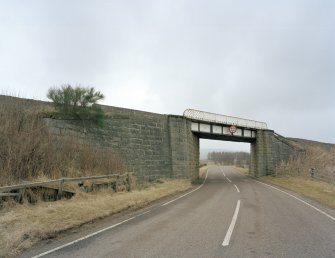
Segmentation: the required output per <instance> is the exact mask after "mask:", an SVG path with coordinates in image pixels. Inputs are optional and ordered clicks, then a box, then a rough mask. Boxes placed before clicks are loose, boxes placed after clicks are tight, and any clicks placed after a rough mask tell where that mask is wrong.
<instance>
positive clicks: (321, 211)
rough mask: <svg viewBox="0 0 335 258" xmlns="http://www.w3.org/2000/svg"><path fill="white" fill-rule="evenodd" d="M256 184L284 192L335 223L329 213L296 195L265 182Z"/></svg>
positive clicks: (334, 218)
mask: <svg viewBox="0 0 335 258" xmlns="http://www.w3.org/2000/svg"><path fill="white" fill-rule="evenodd" d="M256 182H258V183H260V184H263V185H266V186H268V187H271V188H273V189H275V190H277V191H279V192H282V193H284V194H286V195H288V196H291V197H292V198H294V199H296V200H298V201H300V202H302V203H304V204H306V205H307V206H309V207H311V208H313V209H314V210H316V211H318V212H320V213H321V214H323V215H325V216H327V217H328V218H330V219H332V220H334V221H335V217H333V216H331V215H329V214H328V213H326V212H324V211H323V210H320V209H319V208H317V207H315V206H313V205H312V204H309V203H308V202H306V201H304V200H302V199H300V198H298V197H296V196H294V195H292V194H290V193H287V192H285V191H283V190H281V189H279V188H277V187H274V186H272V185H268V184H266V183H263V182H260V181H256Z"/></svg>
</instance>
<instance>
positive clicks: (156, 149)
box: [46, 106, 199, 179]
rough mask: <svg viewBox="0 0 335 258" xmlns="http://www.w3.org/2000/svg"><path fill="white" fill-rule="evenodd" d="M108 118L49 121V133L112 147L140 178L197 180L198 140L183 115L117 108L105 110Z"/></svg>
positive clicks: (129, 168)
mask: <svg viewBox="0 0 335 258" xmlns="http://www.w3.org/2000/svg"><path fill="white" fill-rule="evenodd" d="M103 108H104V110H105V112H106V114H107V119H106V121H105V126H104V127H103V128H99V127H97V126H96V125H94V123H91V122H82V121H75V120H57V119H46V122H47V124H48V126H49V128H50V130H49V131H50V132H51V133H52V134H54V135H57V136H59V137H76V140H78V141H88V140H89V141H91V142H94V143H96V144H98V145H99V146H101V147H111V148H112V149H113V150H114V151H116V152H118V153H119V154H120V155H121V156H122V157H123V158H124V160H126V162H127V168H128V171H129V172H134V173H135V174H136V175H138V176H139V177H140V178H144V179H148V178H153V177H176V178H195V177H197V176H198V167H199V139H198V138H197V137H195V136H194V135H193V134H192V132H191V130H190V122H189V121H187V120H186V119H184V118H183V117H181V116H174V115H161V114H155V113H149V112H143V111H137V110H131V109H124V108H117V107H109V106H104V107H103Z"/></svg>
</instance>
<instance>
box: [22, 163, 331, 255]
mask: <svg viewBox="0 0 335 258" xmlns="http://www.w3.org/2000/svg"><path fill="white" fill-rule="evenodd" d="M294 196H297V195H288V194H286V193H284V192H282V191H280V190H277V189H274V188H272V187H270V186H268V185H264V184H262V183H259V182H258V181H256V180H253V179H251V178H248V177H245V176H243V175H241V174H239V173H238V172H237V171H236V169H235V168H233V167H221V168H219V167H212V168H210V169H209V171H208V177H207V179H206V181H205V183H204V184H203V185H202V186H200V187H199V188H197V189H196V190H193V191H192V192H191V193H189V194H187V195H183V196H182V197H181V198H179V199H177V200H174V199H172V200H167V201H165V203H159V204H156V205H154V206H151V207H148V208H146V209H144V210H142V211H139V212H137V213H134V214H128V215H125V216H123V217H119V218H116V219H114V220H113V221H110V223H111V224H109V225H104V227H102V226H100V228H97V229H96V231H98V230H100V233H96V232H95V231H94V230H91V231H90V234H91V236H90V237H88V236H85V235H83V234H82V233H81V235H80V236H78V235H75V236H69V237H68V238H67V239H62V240H57V241H56V242H54V243H52V244H49V245H46V246H43V247H40V248H38V249H35V250H32V251H30V252H29V253H26V254H24V255H23V256H22V257H31V256H35V255H39V254H43V253H44V255H41V256H39V257H192V258H193V257H335V211H334V210H332V209H327V208H325V207H320V206H319V205H318V204H313V203H312V205H313V206H310V205H309V204H308V203H311V202H310V201H307V202H308V203H304V202H303V200H302V198H301V197H299V196H298V198H299V199H297V198H295V197H294ZM170 201H172V202H170ZM315 206H317V207H315ZM318 208H319V209H320V210H317V209H318ZM323 211H326V213H322V212H323ZM64 245H65V246H64ZM59 247H60V248H59ZM57 248H59V249H58V250H57Z"/></svg>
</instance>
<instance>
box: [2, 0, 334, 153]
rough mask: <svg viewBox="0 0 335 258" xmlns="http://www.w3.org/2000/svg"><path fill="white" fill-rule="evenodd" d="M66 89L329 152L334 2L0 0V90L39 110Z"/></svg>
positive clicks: (212, 145) (206, 144) (211, 144)
mask: <svg viewBox="0 0 335 258" xmlns="http://www.w3.org/2000/svg"><path fill="white" fill-rule="evenodd" d="M64 83H70V84H72V85H77V84H81V85H82V86H93V87H95V88H96V89H98V90H100V91H102V92H103V93H104V94H105V95H106V99H105V100H104V101H103V102H102V104H106V105H111V106H120V107H126V108H134V109H139V110H145V111H151V112H156V113H163V114H176V115H182V113H183V111H184V110H185V109H186V108H194V109H199V110H204V111H209V112H214V113H220V114H225V115H232V116H238V117H242V118H249V119H254V120H259V121H264V122H266V123H267V124H268V127H269V128H270V129H273V130H275V131H276V132H277V133H279V134H282V135H285V136H290V137H299V138H306V139H312V140H317V141H324V142H331V143H335V130H334V129H335V116H334V115H335V1H333V0H329V1H327V0H315V1H312V0H280V1H274V0H273V1H270V0H254V1H249V0H245V1H239V0H231V1H227V0H218V1H214V0H204V1H198V0H174V1H167V0H166V1H160V0H152V1H144V0H137V1H135V0H134V1H128V0H122V1H121V0H120V1H112V0H111V1H98V0H91V1H84V0H78V1H74V0H64V1H62V0H57V1H43V0H41V1H33V0H31V1H27V0H22V1H17V0H8V1H6V0H0V90H1V92H2V93H6V94H11V95H20V96H22V97H28V98H35V99H42V100H46V93H47V90H48V89H49V88H50V87H51V86H60V85H62V84H64ZM222 146H223V148H225V146H233V145H232V144H229V143H222V142H221V143H218V142H210V141H203V142H202V147H204V148H216V147H222ZM234 146H235V147H234V148H237V149H239V148H241V149H246V148H247V149H248V145H234Z"/></svg>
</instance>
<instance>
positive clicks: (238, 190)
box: [234, 185, 240, 193]
mask: <svg viewBox="0 0 335 258" xmlns="http://www.w3.org/2000/svg"><path fill="white" fill-rule="evenodd" d="M234 186H235V188H236V191H237V192H238V193H239V192H240V189H238V187H237V185H234Z"/></svg>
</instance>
